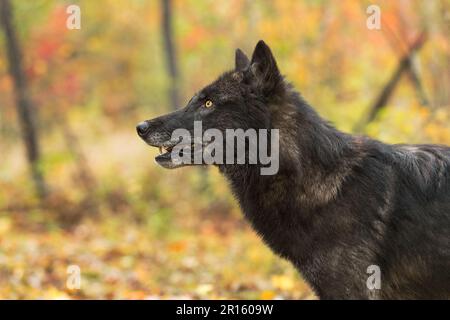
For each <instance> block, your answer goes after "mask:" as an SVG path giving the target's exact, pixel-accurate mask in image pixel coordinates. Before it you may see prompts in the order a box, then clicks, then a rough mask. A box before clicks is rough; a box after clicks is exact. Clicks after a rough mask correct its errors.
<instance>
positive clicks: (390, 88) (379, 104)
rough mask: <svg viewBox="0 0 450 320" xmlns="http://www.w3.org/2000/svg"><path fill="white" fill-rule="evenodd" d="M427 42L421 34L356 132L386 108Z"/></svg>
mask: <svg viewBox="0 0 450 320" xmlns="http://www.w3.org/2000/svg"><path fill="white" fill-rule="evenodd" d="M425 40H426V34H425V33H422V34H420V35H419V36H418V37H417V39H416V41H415V42H414V43H413V44H412V45H411V47H410V48H409V51H408V52H407V53H406V54H405V55H404V56H403V57H402V58H401V59H400V60H399V63H398V65H397V68H396V69H395V71H394V73H393V74H392V75H391V77H390V78H389V81H388V82H387V83H386V85H385V86H384V87H383V89H382V90H381V92H380V94H379V95H378V97H377V98H376V99H375V102H374V103H373V105H372V106H371V107H370V108H369V113H368V115H367V116H366V118H364V119H362V120H361V121H360V122H359V123H358V124H357V125H356V126H355V128H354V130H353V131H354V132H357V133H359V132H362V131H363V129H364V128H365V127H366V126H367V125H368V124H369V123H370V122H372V121H373V120H375V118H376V117H377V115H378V114H379V112H380V111H381V110H382V109H383V108H384V107H385V106H386V104H387V102H388V101H389V99H390V97H391V96H392V93H393V92H394V89H395V88H396V87H397V84H398V83H399V81H400V79H401V76H402V74H403V73H404V72H405V71H407V70H409V69H410V68H411V63H412V61H411V59H412V57H413V55H414V54H415V53H416V52H417V51H418V50H420V48H421V47H422V46H423V44H424V43H425Z"/></svg>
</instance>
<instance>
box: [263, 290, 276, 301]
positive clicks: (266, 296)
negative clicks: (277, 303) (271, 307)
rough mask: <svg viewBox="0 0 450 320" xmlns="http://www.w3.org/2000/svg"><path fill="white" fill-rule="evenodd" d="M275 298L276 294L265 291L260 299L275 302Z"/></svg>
mask: <svg viewBox="0 0 450 320" xmlns="http://www.w3.org/2000/svg"><path fill="white" fill-rule="evenodd" d="M273 298H275V292H273V291H270V290H264V291H263V292H261V295H260V299H262V300H273Z"/></svg>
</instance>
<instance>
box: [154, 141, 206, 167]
mask: <svg viewBox="0 0 450 320" xmlns="http://www.w3.org/2000/svg"><path fill="white" fill-rule="evenodd" d="M175 146H177V150H175V153H174V152H173V151H174V150H173V149H174V148H175ZM153 147H156V148H158V150H159V155H157V156H156V157H155V161H156V163H157V164H159V165H160V166H162V167H163V168H166V169H174V168H179V167H183V166H188V165H192V164H194V155H195V154H197V153H202V152H203V149H202V147H203V145H202V144H198V143H191V144H184V145H182V144H172V143H169V142H166V143H163V144H161V145H160V146H155V145H153ZM185 153H188V154H189V155H190V156H186V155H185ZM186 158H187V159H186ZM186 160H187V161H186Z"/></svg>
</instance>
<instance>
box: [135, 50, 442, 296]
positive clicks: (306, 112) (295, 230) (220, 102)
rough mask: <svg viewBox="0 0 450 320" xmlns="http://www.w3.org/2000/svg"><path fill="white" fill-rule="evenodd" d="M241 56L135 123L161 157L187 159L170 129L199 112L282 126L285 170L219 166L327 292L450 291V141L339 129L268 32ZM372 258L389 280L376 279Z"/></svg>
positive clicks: (281, 246) (284, 252)
mask: <svg viewBox="0 0 450 320" xmlns="http://www.w3.org/2000/svg"><path fill="white" fill-rule="evenodd" d="M235 65H236V66H235V69H234V70H232V71H229V72H226V73H224V74H223V75H222V76H220V77H219V78H218V79H217V80H216V81H214V82H213V83H212V84H210V85H208V86H207V87H205V88H204V89H202V90H201V91H200V92H199V93H197V94H195V95H194V97H193V98H192V99H191V100H190V101H189V103H188V104H187V106H186V107H185V108H183V109H181V110H179V111H176V112H173V113H171V114H168V115H165V116H162V117H159V118H156V119H152V120H147V121H144V122H142V123H140V124H139V125H138V126H137V131H138V134H139V136H140V137H141V138H142V139H143V140H145V141H146V142H147V144H149V145H151V146H155V147H160V148H163V149H165V150H167V151H168V152H166V153H164V154H162V155H159V156H157V157H156V161H157V162H158V163H159V164H160V165H162V166H163V167H166V168H174V167H178V166H181V164H177V163H174V162H173V161H172V160H171V159H172V157H171V152H170V151H171V150H172V148H173V147H174V145H175V144H176V143H177V142H178V141H174V140H173V139H171V133H172V132H173V131H174V130H175V129H176V128H185V129H187V130H192V127H193V122H194V121H195V120H201V121H202V123H203V128H204V129H207V128H216V129H218V130H221V131H224V130H225V129H227V128H242V129H244V130H246V129H249V128H254V129H274V128H277V129H279V171H278V173H277V174H275V175H261V174H260V171H259V165H258V164H255V165H249V164H243V165H242V164H241V165H239V164H217V165H216V166H217V167H218V168H219V170H220V171H221V172H222V173H223V175H224V176H225V177H226V178H227V179H228V181H229V183H230V186H231V189H232V191H233V193H234V194H235V196H236V198H237V199H238V200H239V203H240V206H241V208H242V211H243V212H244V215H245V217H246V218H247V219H248V220H249V221H250V223H251V224H252V226H253V228H254V229H255V230H256V232H257V233H258V234H260V235H261V237H262V239H263V240H264V241H265V242H266V244H267V245H268V246H269V247H270V248H271V249H272V250H273V251H274V252H275V253H277V254H278V255H280V256H281V257H284V258H286V259H288V260H289V261H291V262H292V263H293V264H294V266H295V267H296V268H297V269H298V270H299V272H300V273H301V274H302V275H303V277H304V278H305V279H306V281H307V282H308V283H309V284H310V285H311V286H312V288H313V290H314V291H315V292H316V294H317V295H318V296H319V297H320V298H322V299H428V298H431V299H448V298H450V148H449V147H446V146H438V145H406V144H402V145H388V144H384V143H381V142H379V141H376V140H373V139H370V138H367V137H361V136H353V135H349V134H346V133H343V132H340V131H338V130H336V129H335V128H334V127H333V126H331V125H330V124H329V123H327V122H326V121H324V120H323V119H322V118H321V117H319V115H318V114H317V113H316V112H315V111H314V110H313V109H312V108H311V107H310V106H309V105H308V104H307V103H306V102H305V100H303V98H302V97H301V96H300V95H299V94H298V93H297V92H296V91H294V89H293V87H292V86H291V85H290V84H289V83H288V82H286V81H285V79H284V77H283V76H282V75H281V74H280V72H279V70H278V67H277V64H276V61H275V59H274V57H273V55H272V53H271V51H270V49H269V47H268V46H267V45H266V44H265V43H264V42H263V41H260V42H258V44H257V45H256V48H255V50H254V52H253V55H252V57H251V60H249V59H248V58H247V56H246V55H245V54H244V53H243V52H242V51H241V50H239V49H237V51H236V59H235ZM374 266H375V268H379V271H380V275H381V276H380V278H381V282H380V284H381V287H379V286H378V287H377V286H376V285H375V287H374V286H372V285H370V281H371V280H370V279H369V281H368V278H369V277H371V276H373V275H374V274H372V273H371V272H372V271H371V270H373V269H371V268H374ZM372 280H373V279H372ZM368 282H369V283H368Z"/></svg>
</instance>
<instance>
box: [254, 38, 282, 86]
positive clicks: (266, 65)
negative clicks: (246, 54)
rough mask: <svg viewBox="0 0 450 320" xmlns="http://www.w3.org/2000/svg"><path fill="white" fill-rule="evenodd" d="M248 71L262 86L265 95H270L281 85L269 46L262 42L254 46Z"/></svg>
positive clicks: (280, 77)
mask: <svg viewBox="0 0 450 320" xmlns="http://www.w3.org/2000/svg"><path fill="white" fill-rule="evenodd" d="M250 70H251V71H252V72H253V74H254V75H255V77H256V78H257V79H258V82H260V84H261V85H262V89H263V91H264V92H265V93H271V92H272V91H273V90H274V89H276V88H277V87H278V86H279V85H280V84H281V83H282V76H281V74H280V71H279V70H278V67H277V62H276V61H275V58H274V56H273V54H272V51H270V48H269V46H268V45H267V44H266V43H265V42H264V41H263V40H259V42H258V43H257V44H256V47H255V51H253V55H252V60H251V62H250Z"/></svg>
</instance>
